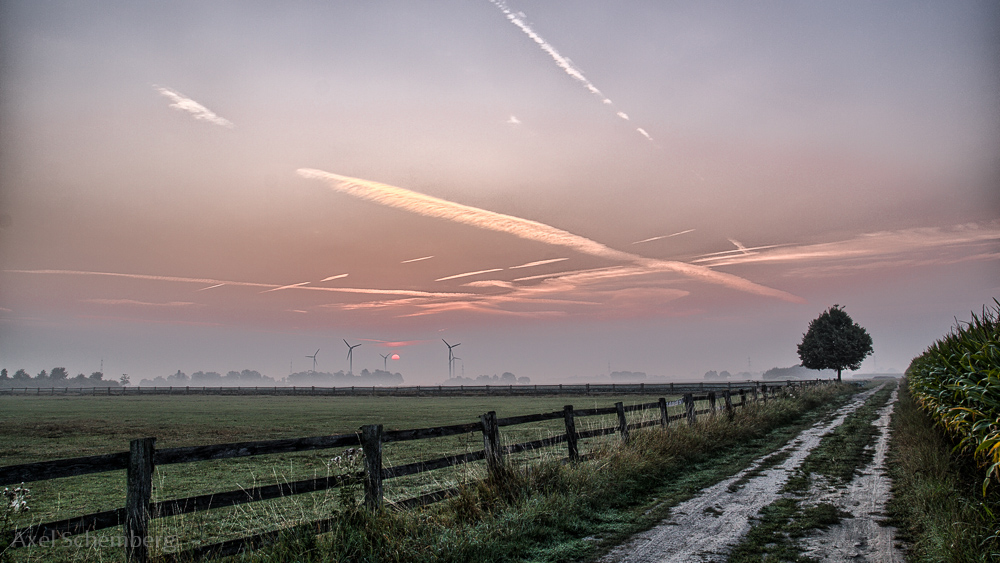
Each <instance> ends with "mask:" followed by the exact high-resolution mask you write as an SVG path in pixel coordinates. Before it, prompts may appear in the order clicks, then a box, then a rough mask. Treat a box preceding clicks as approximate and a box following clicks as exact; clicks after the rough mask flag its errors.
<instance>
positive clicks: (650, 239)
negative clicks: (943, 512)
mask: <svg viewBox="0 0 1000 563" xmlns="http://www.w3.org/2000/svg"><path fill="white" fill-rule="evenodd" d="M693 231H694V229H688V230H686V231H681V232H679V233H673V234H671V235H663V236H659V237H650V238H646V239H642V240H637V241H635V242H633V243H632V244H642V243H644V242H653V241H654V240H660V239H665V238H670V237H676V236H679V235H686V234H688V233H690V232H693Z"/></svg>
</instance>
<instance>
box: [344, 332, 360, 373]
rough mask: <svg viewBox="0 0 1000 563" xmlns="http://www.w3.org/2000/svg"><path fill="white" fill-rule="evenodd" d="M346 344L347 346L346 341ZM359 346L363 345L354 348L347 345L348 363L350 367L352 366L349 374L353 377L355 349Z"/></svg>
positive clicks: (345, 341)
mask: <svg viewBox="0 0 1000 563" xmlns="http://www.w3.org/2000/svg"><path fill="white" fill-rule="evenodd" d="M344 344H347V340H346V339H345V340H344ZM358 346H361V345H360V344H355V345H354V346H351V345H350V344H347V362H348V365H349V366H350V368H349V371H348V372H347V373H349V374H351V375H354V349H355V348H357V347H358Z"/></svg>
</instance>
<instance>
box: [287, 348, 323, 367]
mask: <svg viewBox="0 0 1000 563" xmlns="http://www.w3.org/2000/svg"><path fill="white" fill-rule="evenodd" d="M318 355H319V348H316V353H315V354H313V355H312V356H306V357H307V358H312V359H313V371H316V356H318ZM288 369H292V364H291V363H289V364H288Z"/></svg>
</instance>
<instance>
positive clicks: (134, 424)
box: [0, 386, 852, 561]
mask: <svg viewBox="0 0 1000 563" xmlns="http://www.w3.org/2000/svg"><path fill="white" fill-rule="evenodd" d="M851 392H852V391H851V390H849V389H847V388H846V386H843V387H839V386H830V387H827V388H825V389H820V390H813V391H808V392H805V393H804V394H801V395H800V396H799V397H798V398H796V399H783V400H772V401H769V402H768V404H767V405H766V406H764V405H753V406H751V407H749V408H747V409H738V410H737V413H736V416H735V417H734V420H733V421H732V422H729V421H727V420H726V417H725V416H719V417H716V418H714V419H711V420H706V419H707V417H700V418H702V419H703V420H702V421H701V422H699V424H698V425H697V426H696V427H695V428H693V429H689V428H687V426H686V425H684V424H676V425H675V426H673V427H672V428H671V429H670V431H668V432H662V431H653V430H651V431H637V432H636V431H634V432H633V438H634V439H633V440H632V442H631V443H630V444H628V445H626V446H624V447H620V446H619V444H618V439H617V437H616V436H610V437H608V438H605V439H602V440H590V441H588V442H589V443H588V444H586V445H585V446H584V448H582V449H583V451H584V452H587V451H594V452H596V457H595V459H594V460H593V461H588V462H584V463H580V464H575V465H570V464H563V463H561V462H560V459H561V458H562V457H564V456H565V452H564V450H563V449H562V448H560V447H556V448H551V449H547V450H543V451H542V452H537V453H535V454H531V455H527V454H526V455H522V456H512V457H511V458H510V459H509V460H508V461H509V465H508V466H509V467H510V471H509V472H508V474H507V476H506V478H505V479H504V480H503V482H491V481H489V480H484V479H485V470H484V468H483V467H482V466H481V464H470V465H469V466H464V467H462V468H460V469H456V470H452V471H451V472H450V473H449V470H441V471H435V472H429V473H426V474H421V475H420V476H416V477H420V478H422V479H423V481H422V482H417V481H410V482H403V481H402V480H391V481H387V482H386V494H387V496H388V497H389V498H390V500H391V499H393V498H397V499H398V498H405V497H407V496H411V495H412V494H414V493H415V492H419V491H420V490H427V489H429V488H439V487H444V486H455V485H456V484H457V485H460V486H462V493H461V494H460V495H459V496H458V497H456V498H453V499H451V500H448V501H445V502H442V503H438V504H437V505H433V506H430V507H427V508H425V509H423V510H416V511H408V512H396V511H393V510H391V509H390V510H386V511H383V512H382V513H380V514H377V515H372V514H369V513H367V512H366V511H364V510H362V509H360V508H358V506H357V504H358V498H359V496H358V491H357V488H349V489H347V490H345V491H337V490H335V491H327V492H324V493H315V494H313V495H298V496H294V497H289V498H286V499H278V500H277V501H273V502H261V503H251V504H247V505H242V506H239V507H233V508H230V509H221V510H213V511H209V512H204V513H196V514H193V515H187V516H184V517H179V518H175V519H161V520H154V521H153V527H154V530H153V535H154V536H155V537H158V538H160V539H170V538H172V537H173V536H174V535H180V536H181V538H180V540H179V541H180V542H181V544H182V545H183V547H190V546H192V545H196V544H205V543H211V542H213V541H218V540H220V539H225V538H230V537H238V536H244V535H251V534H255V533H259V532H262V531H267V530H272V529H276V528H292V527H294V526H295V525H296V524H298V523H299V522H303V521H308V520H317V519H323V518H330V517H336V520H335V524H334V528H333V530H332V531H330V532H329V533H326V534H323V535H321V536H320V537H319V538H316V537H315V535H314V534H312V533H306V532H303V530H302V528H297V529H294V530H293V531H289V532H287V533H286V535H284V536H282V538H281V539H279V541H278V542H277V543H275V544H274V545H272V546H271V548H270V549H265V550H263V551H260V552H257V553H256V554H254V555H253V556H247V557H244V559H247V560H254V561H311V560H316V561H320V560H321V561H467V560H477V561H570V560H576V559H579V558H583V557H590V556H594V555H595V554H597V553H599V552H600V550H601V549H603V547H606V546H609V545H613V544H614V543H616V542H618V541H620V540H621V539H624V538H625V537H627V536H628V535H630V534H631V533H634V532H635V531H638V530H641V529H643V528H645V527H648V526H651V525H652V524H654V523H655V522H656V521H657V519H658V518H660V517H662V516H663V515H664V514H665V513H666V510H667V509H668V507H669V506H670V505H672V504H676V503H677V502H680V501H682V500H685V499H686V498H689V497H690V496H692V495H694V494H696V493H697V492H698V491H699V490H700V489H702V488H703V487H705V486H708V485H711V484H712V483H715V482H717V481H719V480H720V479H724V478H726V477H728V476H731V475H732V474H734V473H736V472H737V471H739V470H740V469H742V468H743V467H745V466H746V464H747V463H749V461H750V460H751V459H753V458H754V457H757V456H759V455H763V454H766V453H768V452H769V451H773V450H774V449H776V448H778V447H780V446H781V445H782V444H784V443H785V442H786V441H787V440H788V439H790V438H791V437H792V436H794V435H795V434H797V432H798V431H799V430H801V428H802V427H804V426H805V425H808V424H809V423H811V422H812V421H813V420H815V419H816V417H818V416H820V415H821V414H822V413H824V412H828V410H829V409H832V408H834V406H836V405H839V404H840V403H842V402H843V400H845V398H846V396H848V395H849V394H850V393H851ZM13 399H14V400H13V401H8V402H7V403H6V404H5V406H6V405H11V406H12V408H11V409H5V410H4V411H3V415H0V416H2V417H3V420H0V429H2V430H0V448H11V449H18V450H19V452H18V453H17V454H16V457H15V459H16V461H14V460H11V462H24V461H34V460H37V459H39V458H42V459H49V458H53V457H67V456H75V455H82V454H93V453H106V452H109V451H121V450H123V449H124V443H126V442H127V440H128V439H129V438H133V437H138V436H144V435H154V436H157V438H158V443H157V446H158V447H172V446H182V445H193V444H203V443H212V442H230V441H243V440H258V439H268V438H280V437H298V436H306V435H319V434H336V433H344V432H351V431H354V430H355V429H356V428H357V427H358V426H360V424H364V423H372V422H380V423H382V424H384V425H386V428H388V429H394V428H413V427H425V426H436V425H443V424H453V423H461V422H470V421H473V420H476V418H477V416H478V415H479V414H480V413H482V412H485V411H487V410H496V411H497V412H498V414H499V415H500V416H501V417H503V416H513V415H518V414H528V413H534V412H545V411H553V410H560V409H561V408H562V406H563V405H564V404H567V403H572V404H574V406H575V407H576V408H578V409H579V408H589V407H595V406H610V405H611V404H613V403H614V402H615V401H616V400H624V402H626V404H629V403H639V402H652V401H653V400H654V399H655V397H636V396H629V397H620V398H616V397H589V398H587V397H574V398H568V397H474V398H473V397H469V398H386V397H380V398H370V397H369V398H360V397H358V398H309V397H295V398H286V397H226V398H224V399H225V400H222V399H223V398H218V397H212V398H205V397H183V398H178V397H127V398H126V397H111V398H100V397H98V398H88V397H73V398H44V397H43V398H30V399H29V398H24V397H16V398H13ZM123 399H125V400H123ZM178 399H181V400H180V401H178ZM109 407H114V408H109ZM699 408H701V407H699ZM649 416H658V412H655V411H654V412H653V413H649ZM595 418H596V417H595ZM630 420H632V419H631V418H630ZM614 425H615V420H614V417H613V416H612V417H606V418H605V419H603V420H595V419H583V420H579V419H578V422H577V428H578V430H585V429H587V428H589V427H593V426H614ZM501 431H502V436H503V439H504V441H505V442H507V443H511V442H514V441H523V440H527V439H535V438H537V437H541V436H545V435H551V434H555V433H561V432H562V423H561V421H552V423H549V424H547V425H544V424H543V425H537V426H535V427H527V428H519V429H518V430H516V431H515V429H514V428H504V429H501ZM32 432H35V434H34V435H32V434H31V433H32ZM45 433H47V434H45ZM43 434H44V435H45V437H44V438H43V437H42V435H43ZM25 436H31V437H30V439H29V440H28V443H29V444H35V445H37V450H36V448H34V447H31V448H28V447H25V440H26V439H25ZM76 444H81V446H79V447H77V446H76ZM481 447H482V442H481V437H480V435H479V433H472V434H470V435H465V436H454V437H449V438H442V439H437V440H426V441H419V442H412V443H400V444H396V443H391V444H387V445H386V454H385V458H386V462H387V464H389V463H392V464H398V463H405V462H406V461H408V460H411V459H420V458H427V457H433V456H434V455H440V454H441V453H445V452H447V453H457V452H460V451H465V450H472V449H481ZM80 449H84V450H86V451H80ZM37 452H42V453H41V454H39V453H37ZM337 453H339V452H318V453H308V454H294V455H291V454H290V455H283V456H262V457H260V458H244V459H238V460H220V461H216V462H203V463H198V464H180V465H173V466H164V467H161V468H158V472H157V477H156V480H155V481H156V482H155V490H154V494H155V495H157V496H158V497H159V498H171V497H176V496H187V495H191V494H198V493H202V492H205V491H221V490H229V489H232V488H235V486H234V485H235V484H239V485H242V486H248V485H252V484H253V482H254V480H256V481H257V482H258V483H261V484H262V483H267V482H274V481H276V480H291V479H297V478H305V477H309V476H311V475H312V474H316V473H319V474H323V473H325V472H326V471H328V469H327V466H326V463H327V462H328V461H329V459H330V457H332V456H333V455H335V454H337ZM5 463H8V462H7V458H6V457H5ZM336 471H339V470H335V472H336ZM119 473H121V472H119ZM59 481H63V483H59V482H58V481H52V482H45V483H35V484H33V485H34V486H33V495H34V497H35V498H34V500H33V502H34V503H36V506H38V507H39V514H35V518H36V521H37V519H39V516H40V514H42V513H44V515H45V516H46V517H45V518H43V519H45V520H48V519H51V518H50V517H51V516H54V515H60V516H61V515H63V514H66V515H70V514H82V513H86V512H92V511H94V510H97V509H99V508H114V507H117V506H121V505H122V502H123V498H121V497H122V496H123V495H122V493H121V491H122V490H123V475H120V474H104V475H95V476H87V477H81V478H76V479H65V480H59ZM95 505H97V506H95ZM307 527H308V526H307ZM104 534H105V535H107V536H109V537H110V536H114V535H118V534H120V531H119V530H115V529H112V530H108V531H106V532H105V533H104ZM277 546H281V547H277ZM171 549H173V547H171ZM120 551H121V550H110V551H97V550H89V551H87V550H83V551H74V550H72V549H60V550H48V551H43V550H39V549H21V550H15V551H14V552H13V554H14V556H15V557H16V560H46V561H48V560H54V559H55V560H65V561H70V560H104V561H117V560H119V559H120Z"/></svg>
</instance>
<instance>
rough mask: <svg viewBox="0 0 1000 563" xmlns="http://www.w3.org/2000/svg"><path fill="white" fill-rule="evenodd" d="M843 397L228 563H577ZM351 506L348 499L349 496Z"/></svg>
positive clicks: (644, 440) (796, 400) (528, 477)
mask: <svg viewBox="0 0 1000 563" xmlns="http://www.w3.org/2000/svg"><path fill="white" fill-rule="evenodd" d="M854 391H855V389H854V388H853V387H851V386H847V385H825V386H820V387H817V388H811V389H808V390H804V391H801V392H796V395H795V396H789V397H786V398H782V399H775V400H770V401H769V402H768V403H767V404H766V405H765V404H755V405H752V406H749V407H748V408H746V409H741V410H737V411H736V413H735V416H734V417H733V420H732V421H730V420H728V419H727V418H726V416H724V415H722V414H719V415H718V416H716V417H712V418H709V417H701V418H702V419H703V420H702V421H700V422H699V423H698V424H697V425H696V426H694V427H693V428H689V427H687V426H686V425H683V424H676V425H674V426H672V427H671V428H670V429H669V430H668V431H662V430H659V429H651V430H645V431H636V432H633V435H632V439H631V441H630V442H629V443H627V444H621V443H619V442H616V441H611V442H608V443H605V444H603V445H602V446H600V447H599V448H598V449H597V450H596V451H595V452H593V454H592V456H591V458H590V459H589V460H587V461H584V462H580V463H577V464H568V463H564V462H562V460H561V459H559V458H558V457H556V456H555V455H553V456H552V457H551V458H549V459H547V460H542V461H540V462H539V461H535V462H532V463H530V464H516V463H512V464H509V465H508V466H507V468H506V470H505V471H504V472H503V473H502V474H501V475H500V476H497V477H487V476H483V478H482V479H473V480H470V481H469V482H467V483H466V484H465V485H464V486H463V487H462V488H461V493H460V494H459V495H458V496H457V497H454V498H451V499H449V500H447V501H444V502H442V503H438V504H436V505H432V506H429V507H426V508H424V509H422V510H411V511H394V510H392V509H388V510H384V511H381V512H379V513H377V514H372V513H370V512H368V511H366V510H365V509H364V508H363V507H361V506H359V505H358V504H356V503H354V504H352V503H351V502H350V501H348V503H347V504H345V506H344V507H343V508H342V509H340V510H341V512H339V513H338V514H337V516H338V517H337V518H336V519H335V520H334V521H333V522H332V524H331V526H332V529H331V530H330V531H328V532H327V533H324V534H321V535H319V536H317V535H316V533H315V530H310V529H309V527H308V526H306V527H300V528H297V529H294V530H289V531H288V532H286V533H285V534H284V535H283V536H282V537H281V538H280V539H279V540H278V541H277V542H275V543H274V544H273V545H272V546H269V547H266V548H263V549H261V550H258V551H256V552H254V553H253V554H250V555H244V556H239V557H235V558H231V560H234V561H253V562H268V563H270V562H284V561H306V562H308V561H371V562H397V561H398V562H402V561H414V562H423V561H436V562H449V561H455V562H464V561H494V562H505V561H553V562H555V561H578V560H587V559H590V558H594V557H597V556H598V555H600V554H601V553H603V551H604V549H605V548H607V547H609V546H612V545H615V544H617V543H618V542H620V541H621V540H623V539H625V538H627V537H628V536H630V535H631V534H633V533H635V532H637V531H640V530H642V529H645V528H648V527H650V526H652V525H653V524H655V523H656V522H657V521H659V520H660V519H661V518H663V517H664V516H665V515H666V513H667V511H668V510H669V508H670V507H671V506H673V505H676V504H677V503H679V502H681V501H683V500H686V499H687V498H690V497H691V496H693V495H694V494H696V493H697V492H698V491H699V490H701V489H702V488H704V487H706V486H709V485H711V484H713V483H715V482H718V481H719V480H721V479H724V478H726V477H728V476H730V475H732V474H734V473H736V472H737V471H739V470H740V469H742V468H743V467H745V466H746V464H747V463H749V461H750V460H751V459H753V458H754V457H757V456H759V455H763V454H766V453H767V452H769V451H773V450H774V449H776V448H778V447H780V446H781V445H783V444H784V443H785V442H787V440H788V439H789V438H791V437H792V436H794V435H796V434H797V433H798V431H800V430H801V429H802V428H803V427H804V426H806V425H808V424H811V423H812V422H814V421H815V420H817V419H818V418H820V417H821V416H822V415H824V414H826V413H828V412H830V411H831V410H832V409H834V408H836V407H839V406H840V405H841V404H843V402H844V401H846V399H847V398H848V397H849V396H851V395H852V394H853V392H854ZM352 498H353V497H352Z"/></svg>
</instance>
